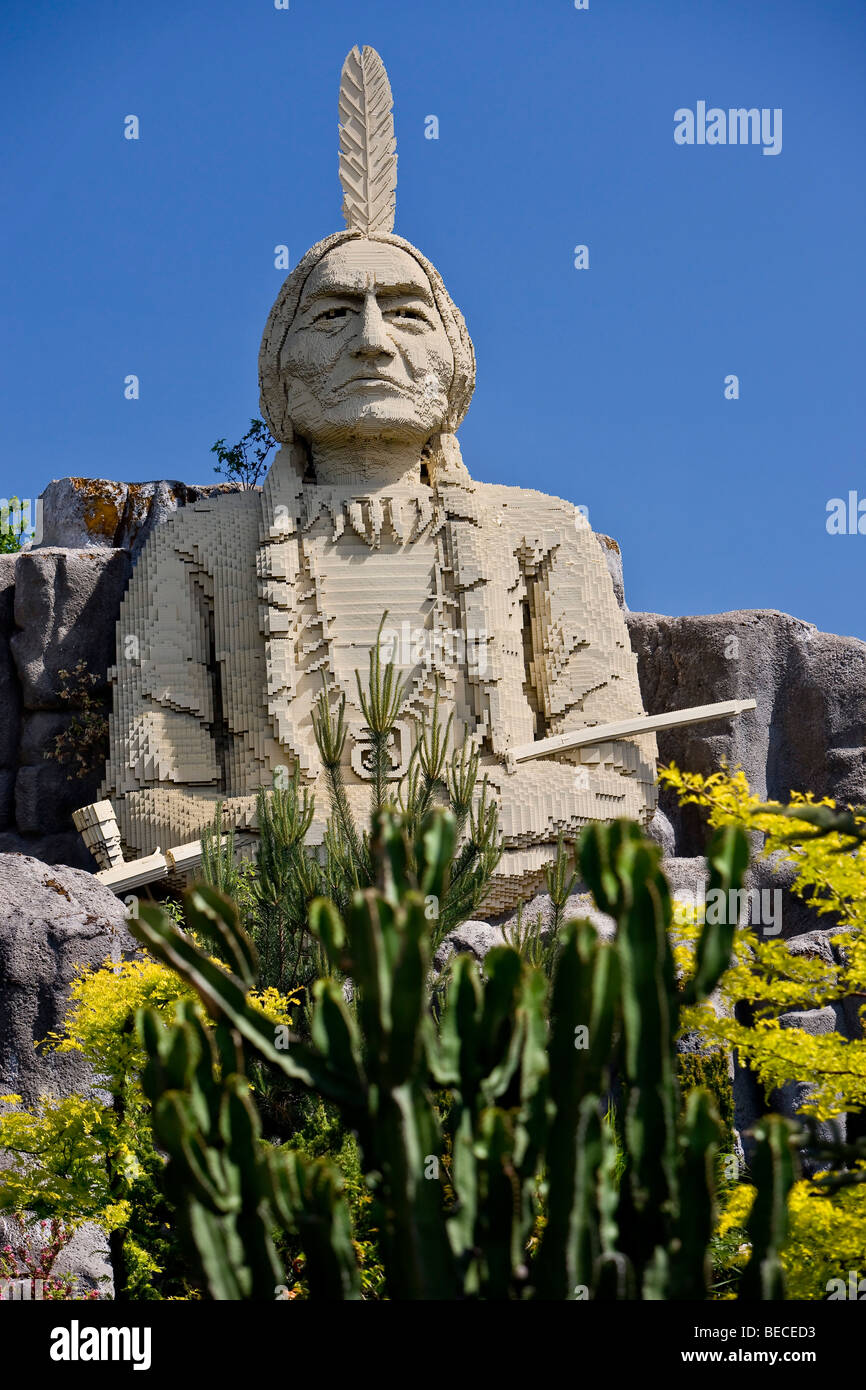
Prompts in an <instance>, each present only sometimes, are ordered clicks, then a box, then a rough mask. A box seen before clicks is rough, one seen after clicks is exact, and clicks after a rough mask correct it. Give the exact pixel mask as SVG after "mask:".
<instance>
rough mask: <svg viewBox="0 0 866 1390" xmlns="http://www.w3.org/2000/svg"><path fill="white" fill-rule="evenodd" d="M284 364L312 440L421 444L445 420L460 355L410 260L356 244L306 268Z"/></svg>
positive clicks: (297, 422)
mask: <svg viewBox="0 0 866 1390" xmlns="http://www.w3.org/2000/svg"><path fill="white" fill-rule="evenodd" d="M280 367H281V369H282V371H283V372H284V373H285V376H286V379H287V385H288V413H289V416H290V418H291V420H292V423H293V425H294V428H295V430H296V431H297V432H298V433H299V434H300V435H302V436H303V437H304V438H306V439H309V440H310V441H311V442H312V443H313V444H314V445H315V444H316V443H322V444H325V443H334V442H339V441H340V439H341V438H344V439H345V440H346V441H347V442H350V441H354V440H358V441H362V440H364V441H375V440H376V439H381V440H382V441H383V443H387V441H389V440H399V441H415V440H417V441H421V442H423V441H424V440H426V439H429V438H430V436H431V435H432V434H435V433H436V432H437V430H438V429H439V428H440V427H441V425H442V422H443V420H444V418H445V415H446V412H447V408H448V391H449V388H450V386H451V380H452V377H453V374H454V355H453V353H452V350H451V344H450V343H449V341H448V335H447V333H446V332H445V327H444V325H443V323H442V320H441V318H440V316H439V312H438V310H437V308H436V303H435V301H434V298H433V293H432V291H431V289H430V284H429V282H428V280H427V277H426V275H425V274H424V271H423V270H422V268H421V266H420V265H419V264H418V262H417V261H416V260H415V259H414V257H412V256H410V255H409V253H408V252H407V251H403V250H401V248H400V247H398V246H389V245H387V243H383V242H375V241H361V240H357V241H349V242H346V243H345V244H344V245H342V246H337V247H335V248H334V250H333V251H329V252H328V254H327V255H326V256H324V257H323V258H322V260H321V261H320V262H319V264H318V265H317V266H316V267H315V268H314V269H313V270H312V271H311V272H310V274H309V276H308V278H307V281H306V284H305V285H304V289H303V293H302V295H301V299H300V301H299V303H298V308H297V312H296V314H295V317H294V320H293V322H292V326H291V328H290V329H289V332H288V335H287V337H286V340H285V343H284V344H283V348H282V352H281V354H280Z"/></svg>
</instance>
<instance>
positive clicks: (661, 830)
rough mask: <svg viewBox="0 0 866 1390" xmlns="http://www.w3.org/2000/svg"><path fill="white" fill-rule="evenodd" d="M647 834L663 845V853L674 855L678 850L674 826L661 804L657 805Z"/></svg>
mask: <svg viewBox="0 0 866 1390" xmlns="http://www.w3.org/2000/svg"><path fill="white" fill-rule="evenodd" d="M647 834H648V835H649V837H650V839H651V840H654V841H655V843H656V844H657V845H660V846H661V849H662V853H663V854H668V855H672V854H674V853H675V852H676V836H675V835H674V828H673V826H672V825H671V823H670V821H669V820H668V818H667V816H666V815H665V813H664V811H663V810H662V809H661V807H660V806H657V807H656V810H655V813H654V815H653V818H652V820H651V821H650V823H649V825H648V827H647Z"/></svg>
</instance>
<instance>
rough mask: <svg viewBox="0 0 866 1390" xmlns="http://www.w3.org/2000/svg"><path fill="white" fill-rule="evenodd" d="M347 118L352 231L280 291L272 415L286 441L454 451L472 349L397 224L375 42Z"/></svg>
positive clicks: (267, 344)
mask: <svg viewBox="0 0 866 1390" xmlns="http://www.w3.org/2000/svg"><path fill="white" fill-rule="evenodd" d="M340 115H341V118H342V124H341V126H340V178H341V181H342V184H343V189H344V195H345V196H344V202H343V212H344V215H345V218H346V223H347V230H346V231H343V232H337V233H336V234H335V235H334V236H330V237H326V238H325V240H324V241H320V242H318V243H317V244H316V245H315V246H313V247H312V248H311V250H309V251H308V252H307V254H306V255H305V256H304V258H303V260H301V261H300V263H299V264H298V265H297V266H296V267H295V269H294V270H293V271H292V273H291V274H290V275H289V276H288V278H287V279H286V281H285V282H284V284H283V286H282V289H281V290H280V293H279V295H278V296H277V300H276V303H275V304H274V306H273V308H272V309H271V312H270V315H269V317H268V322H267V325H266V327H265V332H264V337H263V338H262V347H261V352H260V354H259V381H260V386H261V407H262V413H263V415H264V418H265V420H266V421H267V423H268V426H269V428H270V430H271V433H272V434H273V435H274V437H275V438H276V439H278V440H280V441H281V442H283V443H287V444H288V443H290V442H291V441H292V440H293V439H298V438H300V439H302V440H304V441H306V442H307V443H308V444H310V445H311V446H312V450H313V452H314V453H315V452H316V450H317V447H318V448H322V447H325V448H327V447H332V446H334V445H340V444H343V443H345V444H348V445H350V446H355V445H359V446H362V447H364V448H365V449H368V448H369V446H371V445H372V446H376V445H377V444H381V446H382V448H383V449H384V450H387V448H388V446H389V444H390V445H394V446H397V447H402V446H404V445H412V446H415V445H417V446H418V449H419V452H420V451H421V450H424V449H425V448H427V450H428V452H430V451H432V452H436V446H437V445H440V444H443V445H444V452H446V453H447V452H448V444H449V443H450V445H451V446H452V448H451V452H452V454H453V453H454V452H455V451H456V441H454V440H453V439H452V438H451V436H453V433H454V431H455V430H456V429H457V427H458V425H459V424H460V422H461V421H462V419H463V417H464V415H465V414H466V411H467V410H468V408H469V402H470V400H471V398H472V392H473V390H474V387H475V354H474V351H473V348H472V341H471V339H470V337H469V334H468V332H467V330H466V324H465V323H464V321H463V315H462V314H461V313H460V310H459V309H458V308H457V307H456V305H455V304H454V302H453V301H452V299H451V297H450V295H449V294H448V291H447V290H446V288H445V286H444V284H443V283H442V279H441V277H440V275H439V273H438V271H437V270H436V269H435V267H434V266H433V265H431V263H430V262H429V261H428V260H427V259H426V257H425V256H422V254H421V252H420V251H418V250H417V249H416V248H415V247H414V246H412V245H411V244H410V243H409V242H408V241H404V240H403V238H402V237H398V236H395V235H394V233H393V230H392V228H393V225H394V205H395V198H394V194H395V189H396V182H397V172H396V171H397V156H396V153H395V149H396V145H395V141H394V125H393V119H392V116H391V89H390V86H389V85H388V79H387V76H386V74H385V69H384V67H383V66H382V61H381V59H380V58H379V56H378V54H376V53H375V52H374V51H373V49H371V48H365V49H364V50H363V51H359V50H358V49H353V50H352V52H351V53H350V54H349V56H348V58H347V59H346V63H345V65H344V68H343V78H342V83H341V88H340ZM439 452H440V453H441V452H442V450H441V449H440V451H439Z"/></svg>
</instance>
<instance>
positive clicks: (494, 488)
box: [470, 483, 593, 538]
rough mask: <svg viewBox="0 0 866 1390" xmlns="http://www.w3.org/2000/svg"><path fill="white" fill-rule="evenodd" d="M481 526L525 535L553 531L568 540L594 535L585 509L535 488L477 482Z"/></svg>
mask: <svg viewBox="0 0 866 1390" xmlns="http://www.w3.org/2000/svg"><path fill="white" fill-rule="evenodd" d="M470 495H471V496H472V498H473V501H474V504H475V508H476V509H477V514H478V516H479V519H480V520H481V521H482V523H486V524H489V525H494V526H498V527H502V526H506V527H508V528H509V529H513V530H515V531H521V532H524V533H527V534H528V533H530V532H544V533H545V534H548V535H549V534H550V533H551V532H554V533H557V534H559V535H561V536H562V537H563V538H565V537H568V538H571V537H578V538H580V537H584V536H585V537H591V536H592V535H593V532H592V530H591V529H590V526H589V523H588V521H587V519H586V515H585V511H584V509H582V508H580V507H576V506H575V504H574V503H573V502H567V501H566V500H565V498H563V497H553V496H551V494H550V493H547V492H538V491H537V490H536V489H535V488H529V487H510V486H507V485H506V484H504V483H475V484H474V486H473V489H472V492H471V494H470Z"/></svg>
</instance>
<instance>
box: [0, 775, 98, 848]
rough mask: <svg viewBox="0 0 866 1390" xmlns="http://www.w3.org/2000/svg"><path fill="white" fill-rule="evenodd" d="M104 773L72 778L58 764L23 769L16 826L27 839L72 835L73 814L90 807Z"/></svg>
mask: <svg viewBox="0 0 866 1390" xmlns="http://www.w3.org/2000/svg"><path fill="white" fill-rule="evenodd" d="M99 780H100V772H98V771H97V772H95V773H94V775H93V776H92V777H91V778H89V779H82V778H79V777H75V778H69V777H67V775H66V769H65V768H64V767H61V766H60V765H59V764H58V763H56V762H45V761H44V760H43V761H42V762H41V763H36V764H35V765H33V766H24V767H19V769H18V776H17V777H16V779H15V822H16V825H17V828H18V830H19V832H20V833H21V834H23V835H50V834H54V833H56V832H58V831H72V830H74V828H75V827H74V826H73V824H72V812H73V811H75V810H77V808H78V807H79V806H86V805H89V803H90V802H91V801H93V800H94V798H95V797H96V794H97V791H98V788H99Z"/></svg>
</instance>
